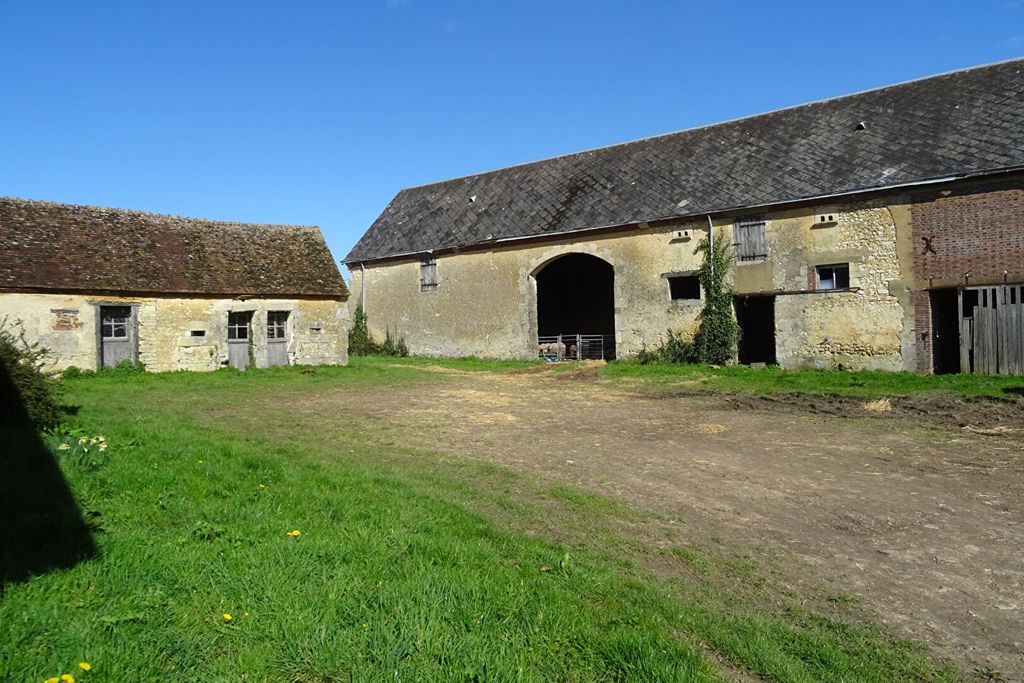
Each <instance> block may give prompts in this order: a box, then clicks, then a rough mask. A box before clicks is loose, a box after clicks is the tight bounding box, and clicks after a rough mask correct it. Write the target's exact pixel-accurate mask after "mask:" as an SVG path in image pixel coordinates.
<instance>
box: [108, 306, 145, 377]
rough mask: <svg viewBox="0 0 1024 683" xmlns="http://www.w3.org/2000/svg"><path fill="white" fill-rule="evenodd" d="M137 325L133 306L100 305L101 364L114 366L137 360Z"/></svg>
mask: <svg viewBox="0 0 1024 683" xmlns="http://www.w3.org/2000/svg"><path fill="white" fill-rule="evenodd" d="M135 355H136V352H135V325H134V324H133V321H132V308H131V306H100V365H101V366H102V367H114V366H115V365H117V364H118V363H120V362H121V361H125V360H128V361H133V362H134V360H135Z"/></svg>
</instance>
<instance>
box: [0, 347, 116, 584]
mask: <svg viewBox="0 0 1024 683" xmlns="http://www.w3.org/2000/svg"><path fill="white" fill-rule="evenodd" d="M95 553H96V545H95V543H94V542H93V538H92V534H91V533H90V531H89V527H88V525H87V524H86V523H85V521H84V520H83V518H82V514H81V511H80V510H79V509H78V506H77V504H76V503H75V499H74V496H72V494H71V489H70V488H69V487H68V484H67V481H65V479H64V475H63V473H62V472H61V471H60V467H58V465H57V462H56V460H55V458H54V456H53V453H52V452H51V451H50V449H49V448H47V446H46V445H45V444H44V443H43V441H42V440H41V439H40V438H39V434H38V432H37V431H36V429H35V427H34V426H33V424H32V423H31V422H30V421H29V418H28V413H27V411H26V409H25V405H24V402H23V400H22V397H21V395H20V394H19V392H18V389H17V387H16V386H15V385H14V382H13V381H12V380H11V376H10V373H9V372H8V370H7V368H6V367H5V366H4V364H3V363H2V362H0V595H2V594H3V592H4V589H5V588H6V586H7V585H8V584H11V583H14V582H18V581H24V580H25V579H27V578H29V577H31V576H34V575H37V574H43V573H46V572H48V571H50V570H53V569H63V568H67V567H71V566H73V565H75V564H76V563H78V562H80V561H81V560H84V559H87V558H89V557H91V556H93V555H95Z"/></svg>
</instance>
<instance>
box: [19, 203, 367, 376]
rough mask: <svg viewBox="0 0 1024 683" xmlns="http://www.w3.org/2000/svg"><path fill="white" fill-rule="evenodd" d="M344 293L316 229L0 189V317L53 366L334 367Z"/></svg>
mask: <svg viewBox="0 0 1024 683" xmlns="http://www.w3.org/2000/svg"><path fill="white" fill-rule="evenodd" d="M347 298H348V290H347V289H346V287H345V282H344V280H342V278H341V274H340V272H339V271H338V266H337V264H336V263H335V262H334V260H333V258H332V257H331V253H330V251H329V250H328V248H327V244H326V243H325V242H324V239H323V236H322V235H321V234H320V230H319V229H318V228H315V227H296V226H286V225H247V224H240V223H225V222H219V221H208V220H197V219H193V218H182V217H178V216H163V215H156V214H150V213H143V212H140V211H126V210H122V209H104V208H97V207H92V206H75V205H69V204H55V203H51V202H41V201H30V200H24V199H11V198H0V322H2V323H3V324H4V325H5V327H7V328H8V329H9V330H12V331H14V330H17V331H18V333H24V335H25V338H26V340H27V341H30V342H37V343H39V344H40V345H41V346H43V347H45V348H46V349H48V350H49V351H50V353H51V358H52V361H53V365H54V367H56V368H64V367H67V366H71V365H74V366H77V367H79V368H83V369H94V368H99V367H102V366H110V365H117V364H118V363H120V362H122V361H125V360H130V361H133V362H141V363H143V364H144V365H145V366H146V368H147V369H149V370H215V369H217V368H220V367H223V366H226V365H231V366H234V367H237V368H240V369H244V368H246V367H249V366H250V365H255V366H256V367H267V366H269V365H287V364H325V363H333V364H339V363H345V362H346V361H347V359H348V355H347V354H348V341H347V340H348V332H347V329H348V313H347V309H346V304H345V302H346V299H347Z"/></svg>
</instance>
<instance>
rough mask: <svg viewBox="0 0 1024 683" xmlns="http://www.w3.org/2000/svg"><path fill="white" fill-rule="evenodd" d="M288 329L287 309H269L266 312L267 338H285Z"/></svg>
mask: <svg viewBox="0 0 1024 683" xmlns="http://www.w3.org/2000/svg"><path fill="white" fill-rule="evenodd" d="M287 329H288V311H269V312H268V313H267V339H269V340H271V341H273V340H279V339H284V338H285V332H286V330H287Z"/></svg>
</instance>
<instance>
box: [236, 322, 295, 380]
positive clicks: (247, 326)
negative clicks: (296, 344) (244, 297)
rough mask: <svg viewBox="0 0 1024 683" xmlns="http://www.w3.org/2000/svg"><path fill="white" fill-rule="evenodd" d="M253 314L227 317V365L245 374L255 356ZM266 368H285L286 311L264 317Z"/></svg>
mask: <svg viewBox="0 0 1024 683" xmlns="http://www.w3.org/2000/svg"><path fill="white" fill-rule="evenodd" d="M256 342H257V340H256V339H255V338H254V337H253V311H239V312H234V313H228V365H230V366H231V367H233V368H238V369H239V370H245V369H246V368H248V367H249V366H250V365H251V364H252V363H253V362H254V361H255V356H256V352H257V349H256ZM266 344H267V347H266V352H267V365H288V311H269V312H268V313H267V334H266Z"/></svg>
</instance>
